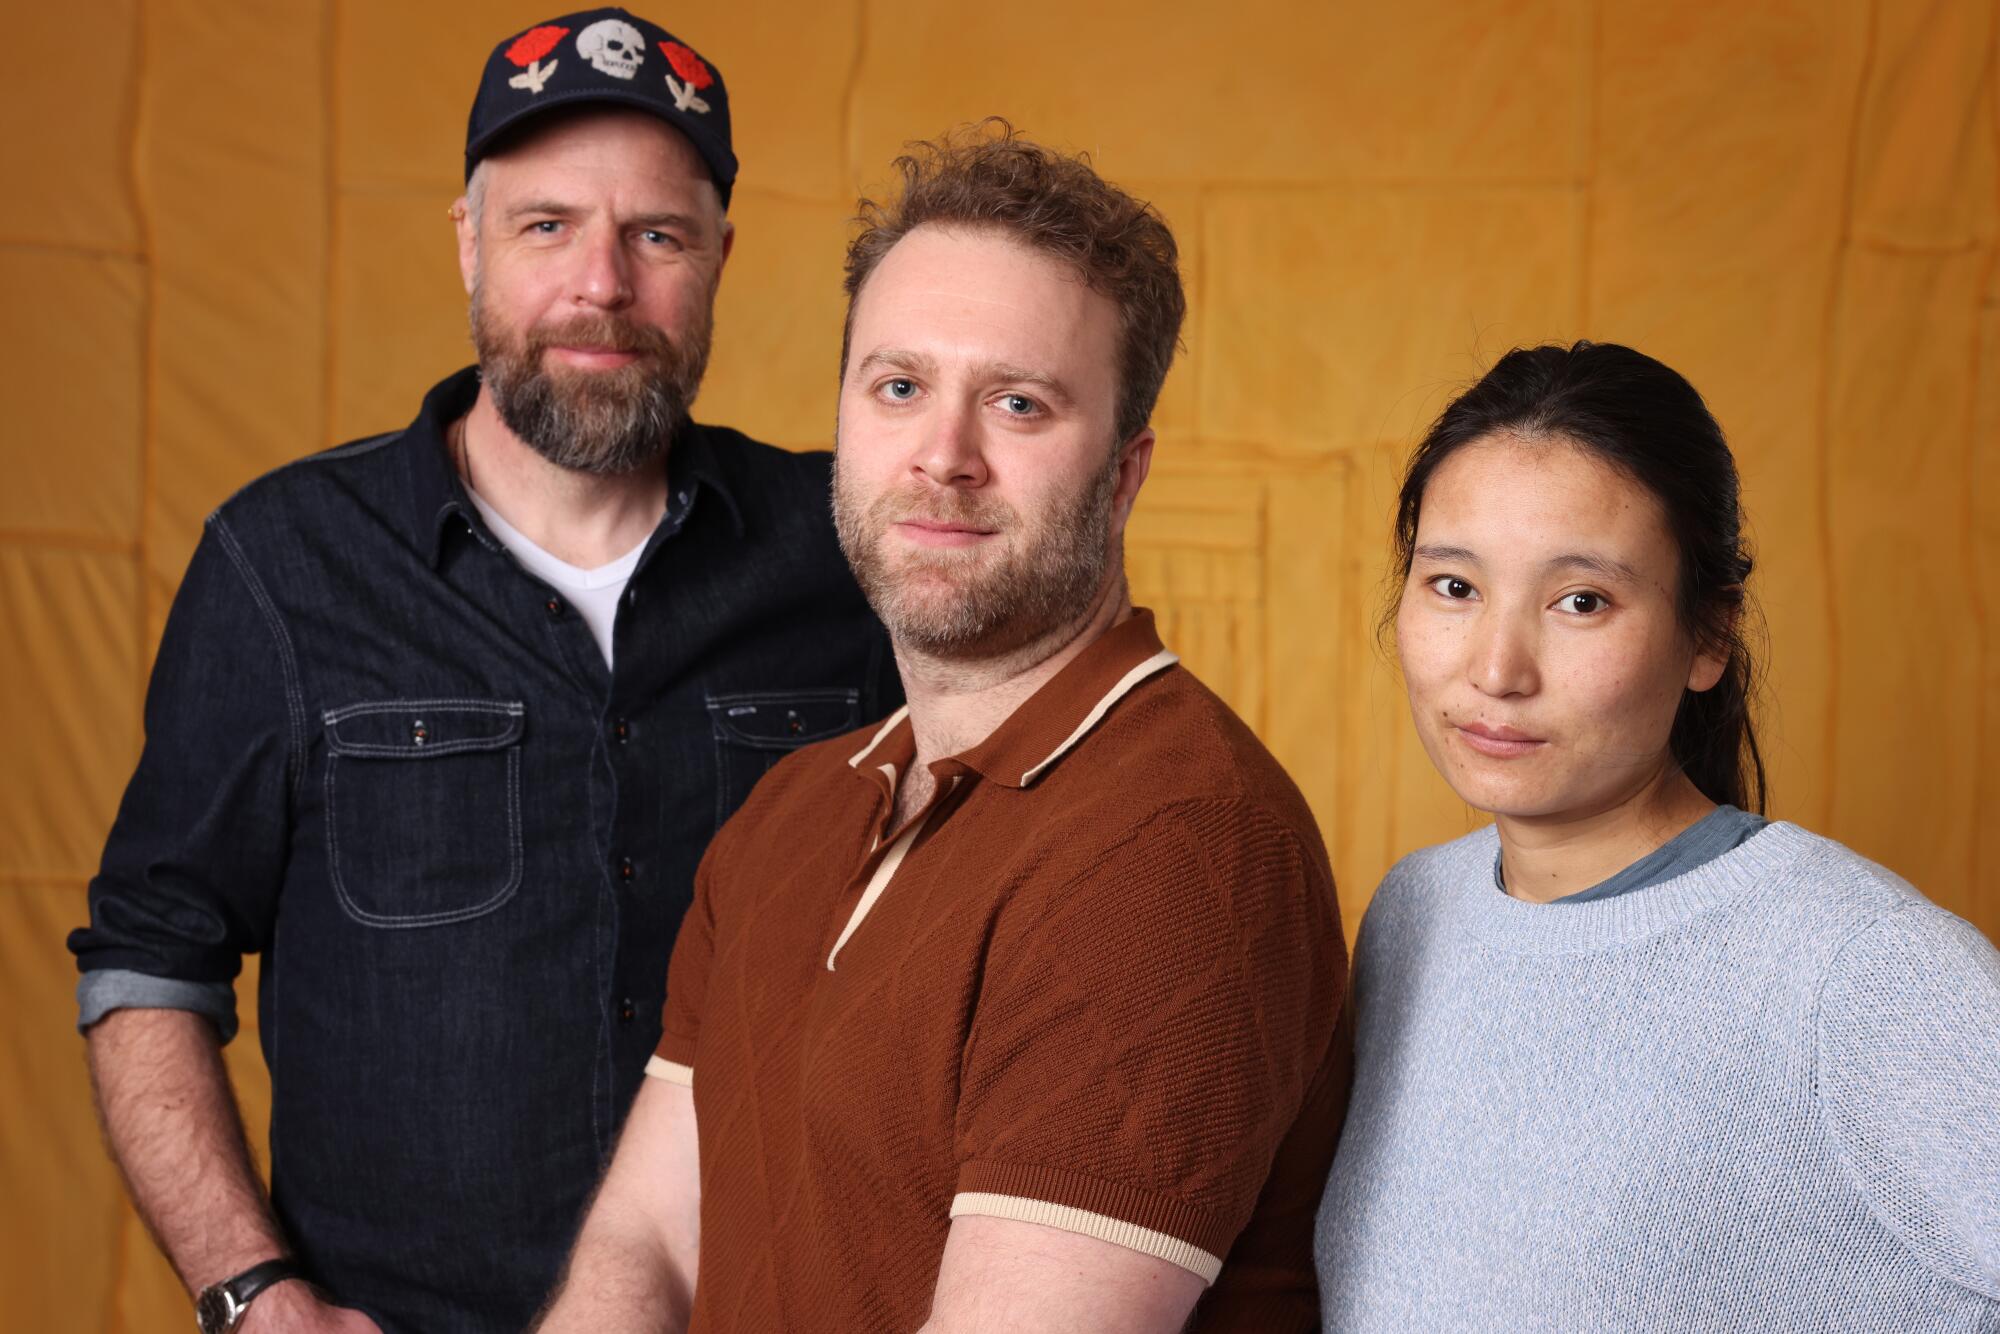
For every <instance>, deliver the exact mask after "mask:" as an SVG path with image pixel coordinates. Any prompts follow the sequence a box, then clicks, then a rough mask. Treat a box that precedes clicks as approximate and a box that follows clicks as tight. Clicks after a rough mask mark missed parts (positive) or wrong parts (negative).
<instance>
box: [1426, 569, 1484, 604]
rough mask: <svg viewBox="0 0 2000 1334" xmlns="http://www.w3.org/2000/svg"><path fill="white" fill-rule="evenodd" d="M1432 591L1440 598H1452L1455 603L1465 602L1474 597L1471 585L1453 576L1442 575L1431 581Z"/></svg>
mask: <svg viewBox="0 0 2000 1334" xmlns="http://www.w3.org/2000/svg"><path fill="white" fill-rule="evenodd" d="M1431 589H1432V591H1433V592H1435V593H1437V594H1438V596H1440V597H1447V598H1450V599H1452V600H1453V601H1454V602H1463V601H1465V600H1466V599H1467V598H1469V597H1472V596H1473V595H1474V589H1473V587H1472V585H1471V584H1468V583H1466V582H1465V580H1463V579H1460V578H1459V577H1458V576H1457V575H1451V574H1441V575H1439V576H1438V577H1437V578H1435V579H1433V580H1431Z"/></svg>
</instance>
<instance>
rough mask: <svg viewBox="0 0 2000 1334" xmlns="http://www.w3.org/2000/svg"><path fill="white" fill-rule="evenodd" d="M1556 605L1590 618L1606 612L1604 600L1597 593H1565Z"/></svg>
mask: <svg viewBox="0 0 2000 1334" xmlns="http://www.w3.org/2000/svg"><path fill="white" fill-rule="evenodd" d="M1556 605H1557V606H1558V607H1561V608H1562V609H1563V610H1564V611H1567V612H1573V613H1575V614H1576V615H1578V616H1589V615H1592V614H1594V613H1596V612H1600V611H1603V610H1604V599H1603V598H1602V597H1601V596H1599V595H1598V594H1596V593H1565V594H1563V595H1562V597H1561V599H1559V600H1558V601H1557V602H1556Z"/></svg>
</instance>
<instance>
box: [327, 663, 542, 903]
mask: <svg viewBox="0 0 2000 1334" xmlns="http://www.w3.org/2000/svg"><path fill="white" fill-rule="evenodd" d="M526 712H527V711H526V708H525V706H523V705H522V704H521V703H520V702H519V701H507V700H491V701H489V700H465V699H449V700H438V699H414V700H381V701H375V702H369V703H363V704H350V705H348V706H347V707H346V708H341V709H332V710H329V711H328V712H327V713H326V714H324V715H323V721H324V723H325V725H326V750H327V754H326V858H327V871H328V874H329V876H330V878H331V879H332V881H333V890H334V893H335V894H336V895H338V896H339V899H340V906H341V908H342V909H343V910H344V911H345V912H346V913H347V915H348V916H349V917H352V918H353V919H354V920H355V921H357V922H360V923H362V924H363V925H366V926H377V927H418V926H442V925H445V924H446V923H449V922H462V921H465V920H467V919H468V918H473V917H478V916H481V915H482V914H484V913H489V912H492V911H493V910H494V909H496V908H498V907H499V906H500V905H501V904H503V903H505V902H506V901H507V900H508V899H510V898H512V897H513V895H514V891H515V890H517V889H519V888H520V886H521V733H522V730H523V727H524V724H525V719H526Z"/></svg>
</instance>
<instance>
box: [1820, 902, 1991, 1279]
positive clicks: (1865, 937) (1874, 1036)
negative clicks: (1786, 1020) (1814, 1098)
mask: <svg viewBox="0 0 2000 1334" xmlns="http://www.w3.org/2000/svg"><path fill="white" fill-rule="evenodd" d="M1817 1074H1818V1079H1817V1089H1818V1094H1819V1099H1820V1106H1821V1110H1822V1113H1823V1115H1824V1117H1825V1123H1826V1126H1827V1129H1828V1131H1829V1133H1830V1134H1831V1135H1832V1136H1833V1138H1834V1140H1835V1142H1836V1144H1837V1145H1838V1146H1839V1149H1840V1152H1841V1156H1842V1159H1843V1161H1844V1162H1845V1163H1846V1165H1847V1168H1848V1171H1849V1172H1850V1174H1851V1175H1852V1176H1853V1178H1854V1180H1855V1183H1856V1185H1857V1186H1858V1187H1859V1188H1860V1190H1861V1192H1862V1194H1863V1195H1864V1196H1865V1197H1866V1198H1867V1200H1868V1202H1869V1205H1870V1207H1871V1208H1872V1209H1873V1210H1874V1212H1875V1215H1876V1217H1878V1218H1879V1219H1881V1220H1882V1222H1883V1223H1884V1224H1885V1225H1886V1226H1887V1227H1888V1228H1889V1229H1890V1230H1891V1231H1892V1232H1894V1233H1895V1234H1896V1235H1897V1237H1898V1238H1900V1239H1901V1241H1902V1242H1903V1244H1904V1245H1905V1246H1907V1247H1908V1248H1909V1250H1910V1251H1911V1253H1912V1254H1913V1255H1915V1256H1916V1257H1917V1258H1918V1259H1919V1260H1921V1261H1922V1262H1923V1263H1925V1264H1926V1265H1928V1266H1929V1267H1930V1268H1931V1269H1932V1270H1934V1271H1935V1272H1937V1273H1939V1274H1941V1275H1942V1276H1944V1277H1945V1278H1947V1279H1949V1280H1950V1281H1951V1282H1953V1283H1956V1284H1958V1285H1960V1286H1962V1287H1965V1288H1968V1289H1970V1290H1972V1291H1974V1292H1977V1293H1980V1294H1982V1295H1984V1296H1986V1297H1989V1298H1994V1299H2000V1111H1996V1109H2000V953H1996V952H1995V950H1994V948H1993V946H1992V945H1990V944H1988V943H1987V941H1986V940H1985V938H1984V937H1982V936H1981V935H1980V934H1979V932H1978V931H1977V930H1975V929H1974V928H1973V927H1972V926H1971V925H1970V924H1968V923H1966V922H1964V921H1962V920H1961V919H1959V918H1957V917H1954V916H1952V915H1951V914H1950V913H1948V912H1945V911H1944V910H1943V909H1941V908H1938V907H1936V906H1934V905H1932V904H1929V903H1924V902H1921V901H1912V902H1910V903H1908V904H1906V905H1904V906H1903V907H1900V908H1898V909H1897V910H1895V911H1892V912H1889V913H1885V914H1884V915H1883V916H1881V917H1880V918H1878V919H1876V920H1875V921H1874V922H1873V923H1871V924H1870V925H1869V926H1868V927H1866V928H1864V929H1863V930H1861V931H1859V932H1858V933H1856V935H1855V936H1854V937H1853V938H1852V939H1851V940H1849V941H1848V943H1847V945H1846V946H1845V947H1844V948H1843V949H1842V951H1841V952H1840V954H1839V956H1838V957H1837V958H1836V959H1835V960H1834V962H1833V964H1832V966H1831V968H1830V969H1829V971H1828V973H1827V976H1826V980H1825V983H1824V985H1823V986H1822V989H1821V992H1820V1004H1819V1051H1818V1071H1817Z"/></svg>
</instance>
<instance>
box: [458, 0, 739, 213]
mask: <svg viewBox="0 0 2000 1334" xmlns="http://www.w3.org/2000/svg"><path fill="white" fill-rule="evenodd" d="M584 102H610V103H615V104H617V105H620V106H628V107H635V108H637V109H638V110H640V111H647V112H651V113H652V114H653V115H655V116H658V117H659V118H660V119H661V120H663V121H665V122H666V123H667V124H669V125H671V126H673V127H674V128H675V129H677V130H679V131H680V132H681V133H682V134H684V135H686V136H687V137H688V142H690V143H692V144H693V145H694V149H695V152H697V153H699V154H701V160H702V161H703V162H706V163H707V164H708V172H709V175H711V176H713V177H714V178H715V188H716V191H717V192H718V193H719V194H721V196H722V206H723V207H724V208H725V209H726V208H728V207H729V191H730V187H732V186H734V185H735V184H736V153H735V151H734V150H733V149H731V148H730V146H729V92H728V90H727V89H725V88H724V87H723V86H722V73H721V71H720V70H718V69H716V68H715V66H713V65H711V64H709V63H708V62H707V61H706V60H704V59H702V58H701V56H700V55H698V54H696V52H695V50H694V48H693V47H691V46H689V45H687V43H685V42H682V41H680V40H679V39H678V38H676V37H675V36H674V35H673V34H672V33H670V32H668V31H667V30H666V29H665V28H662V27H660V26H659V25H658V24H657V23H648V22H647V21H646V20H645V19H642V18H639V17H637V16H635V15H632V14H628V13H626V12H625V11H624V10H622V9H587V10H584V11H583V12H582V13H579V14H565V15H563V16H562V17H561V18H557V19H550V20H548V21H547V22H546V23H537V24H536V25H535V26H534V27H532V28H529V29H528V30H527V31H526V32H523V33H519V34H517V35H515V36H513V37H509V38H507V39H506V40H504V41H502V42H501V43H500V45H498V46H496V47H494V48H493V54H492V55H490V56H488V57H487V58H486V69H485V71H484V72H483V73H482V74H481V75H480V77H479V92H478V93H477V94H476V95H475V96H474V97H473V99H472V116H471V118H470V119H469V120H468V121H467V122H466V126H465V175H466V178H467V179H468V180H469V179H471V177H472V169H473V168H474V167H475V166H477V165H478V164H479V159H480V158H482V157H484V156H485V155H486V153H487V152H488V151H489V150H491V149H492V148H493V146H494V145H495V143H497V142H498V141H499V139H500V138H501V137H502V136H503V135H505V134H506V133H507V132H508V131H510V130H513V129H515V128H517V127H518V126H520V125H521V124H522V123H523V122H524V121H527V120H529V119H531V118H532V117H535V116H538V115H540V114H542V113H543V112H545V111H550V110H553V109H555V108H557V107H567V106H576V105H578V104H579V103H584Z"/></svg>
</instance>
